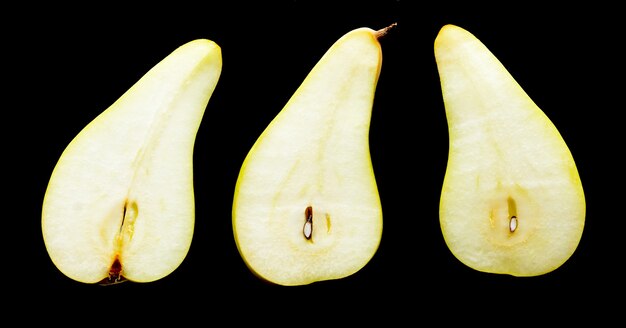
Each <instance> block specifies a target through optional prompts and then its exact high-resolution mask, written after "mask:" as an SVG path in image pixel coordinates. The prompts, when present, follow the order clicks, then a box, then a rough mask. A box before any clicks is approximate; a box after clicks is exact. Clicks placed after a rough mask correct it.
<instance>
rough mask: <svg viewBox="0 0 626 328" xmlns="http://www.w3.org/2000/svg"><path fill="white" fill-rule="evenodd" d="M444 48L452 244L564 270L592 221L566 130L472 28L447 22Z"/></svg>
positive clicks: (480, 262) (444, 198)
mask: <svg viewBox="0 0 626 328" xmlns="http://www.w3.org/2000/svg"><path fill="white" fill-rule="evenodd" d="M435 57H436V61H437V66H438V69H439V74H440V79H441V86H442V92H443V99H444V103H445V109H446V115H447V120H448V128H449V138H450V149H449V157H448V166H447V170H446V174H445V179H444V184H443V188H442V193H441V203H440V223H441V229H442V232H443V236H444V238H445V241H446V244H447V245H448V247H449V249H450V251H451V252H452V253H453V254H454V255H455V256H456V257H457V258H458V259H459V260H460V261H461V262H463V263H464V264H466V265H467V266H469V267H471V268H473V269H476V270H479V271H484V272H491V273H500V274H510V275H514V276H536V275H541V274H545V273H548V272H551V271H553V270H555V269H557V268H558V267H560V266H561V265H562V264H563V263H565V262H566V261H567V259H568V258H570V257H571V255H572V254H573V253H574V251H575V249H576V248H577V246H578V244H579V241H580V239H581V236H582V232H583V227H584V221H585V197H584V193H583V187H582V183H581V180H580V177H579V175H578V171H577V168H576V165H575V163H574V159H573V157H572V154H571V153H570V151H569V149H568V147H567V145H566V144H565V142H564V140H563V138H562V137H561V135H560V134H559V132H558V131H557V129H556V127H555V126H554V125H553V123H552V122H551V121H550V120H549V119H548V117H547V116H546V115H545V114H544V113H543V112H542V111H541V110H540V109H539V108H538V107H537V105H536V104H535V103H534V102H533V101H532V100H531V98H530V97H529V96H528V95H527V94H526V93H525V92H524V90H523V89H522V88H521V87H520V86H519V85H518V83H517V82H516V81H515V80H514V78H513V77H512V76H511V75H510V73H509V72H508V71H507V70H506V69H505V67H504V66H503V65H502V64H501V63H500V62H499V61H498V59H497V58H496V57H495V56H494V55H493V54H492V53H491V52H490V51H489V50H488V49H487V48H486V47H485V46H484V45H483V44H482V43H481V42H480V41H479V40H478V39H477V38H476V37H474V36H473V35H472V34H470V33H469V32H468V31H466V30H464V29H462V28H460V27H457V26H454V25H447V26H444V27H443V28H442V30H441V31H440V33H439V35H438V36H437V38H436V40H435ZM513 216H515V218H512V217H513Z"/></svg>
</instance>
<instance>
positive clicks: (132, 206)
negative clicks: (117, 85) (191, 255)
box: [42, 39, 222, 283]
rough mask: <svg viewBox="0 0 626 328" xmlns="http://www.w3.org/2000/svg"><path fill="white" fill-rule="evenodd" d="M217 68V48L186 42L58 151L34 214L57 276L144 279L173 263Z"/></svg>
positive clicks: (185, 236)
mask: <svg viewBox="0 0 626 328" xmlns="http://www.w3.org/2000/svg"><path fill="white" fill-rule="evenodd" d="M221 69H222V58H221V50H220V47H219V46H218V45H217V44H215V43H214V42H213V41H210V40H206V39H198V40H194V41H191V42H188V43H186V44H184V45H182V46H180V47H179V48H178V49H175V50H174V51H173V52H172V53H171V54H169V55H168V56H167V57H166V58H165V59H163V60H162V61H161V62H159V63H158V64H157V65H155V66H154V67H153V68H152V69H151V70H150V71H148V72H147V73H146V74H145V75H144V76H143V77H142V78H141V79H140V80H139V81H138V82H137V83H136V84H135V85H133V86H132V87H131V88H130V89H129V90H128V91H127V92H125V93H124V94H123V95H122V96H121V97H120V98H119V99H118V100H117V101H116V102H115V103H113V104H112V105H111V106H110V107H109V108H108V109H106V110H105V111H104V112H102V113H101V114H100V115H99V116H98V117H96V118H95V119H94V120H93V121H92V122H90V123H89V124H88V125H87V126H86V127H85V128H84V129H83V130H82V131H81V132H80V133H79V134H78V135H77V136H76V137H75V138H74V139H73V140H72V141H71V143H70V144H69V145H68V146H67V148H66V149H65V151H64V152H63V153H62V155H61V157H60V159H59V160H58V162H57V164H56V166H55V168H54V170H53V172H52V176H51V178H50V181H49V184H48V188H47V190H46V194H45V197H44V202H43V209H42V232H43V238H44V241H45V245H46V248H47V250H48V253H49V255H50V258H51V259H52V261H53V263H54V264H55V265H56V267H57V268H58V269H59V270H60V271H61V272H63V273H64V274H65V275H67V276H68V277H70V278H72V279H74V280H77V281H80V282H84V283H97V282H101V283H115V282H120V281H125V280H129V281H135V282H150V281H154V280H157V279H161V278H163V277H165V276H167V275H169V274H170V273H171V272H173V271H174V270H175V269H176V268H177V267H178V266H179V265H180V264H181V263H182V261H183V259H184V258H185V257H186V254H187V252H188V250H189V247H190V244H191V241H192V236H193V231H194V220H195V214H194V213H195V212H194V211H195V208H194V189H193V149H194V143H195V137H196V133H197V131H198V129H199V126H200V123H201V120H202V117H203V115H204V111H205V108H206V106H207V104H208V101H209V98H210V97H211V94H212V93H213V90H214V88H215V86H216V84H217V81H218V79H219V76H220V73H221Z"/></svg>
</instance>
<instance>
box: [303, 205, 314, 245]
mask: <svg viewBox="0 0 626 328" xmlns="http://www.w3.org/2000/svg"><path fill="white" fill-rule="evenodd" d="M304 218H305V221H304V228H303V229H302V232H303V233H304V238H306V239H307V240H308V239H311V236H312V235H313V208H312V207H311V206H309V207H307V208H306V210H305V211H304Z"/></svg>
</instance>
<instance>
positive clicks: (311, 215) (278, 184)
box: [233, 28, 387, 286]
mask: <svg viewBox="0 0 626 328" xmlns="http://www.w3.org/2000/svg"><path fill="white" fill-rule="evenodd" d="M386 31H387V29H383V30H380V31H374V30H372V29H369V28H358V29H355V30H352V31H350V32H349V33H347V34H345V35H344V36H342V37H341V38H340V39H339V40H337V41H336V42H335V44H333V45H332V46H331V47H330V49H328V51H327V52H326V53H325V54H324V56H323V57H322V58H321V59H320V61H319V62H318V63H317V64H316V65H315V67H314V68H313V69H312V71H311V72H310V73H309V75H308V76H307V77H306V78H305V80H304V81H303V82H302V85H301V86H300V87H299V88H298V89H297V90H296V92H295V94H294V95H293V96H292V98H291V99H290V100H289V101H288V102H287V104H286V105H285V107H284V108H283V109H282V110H281V111H280V113H279V114H278V115H277V116H276V117H275V118H274V120H273V121H272V122H271V123H270V124H269V126H268V127H267V128H266V129H265V131H264V132H263V133H262V134H261V136H260V137H259V138H258V140H257V141H256V143H255V144H254V145H253V147H252V149H251V150H250V151H249V153H248V155H247V156H246V158H245V160H244V162H243V165H242V167H241V170H240V173H239V177H238V180H237V185H236V190H235V195H234V202H233V231H234V237H235V241H236V244H237V247H238V250H239V252H240V254H241V256H242V258H243V260H244V261H245V263H246V264H247V266H248V267H249V269H250V270H251V271H252V272H253V273H254V274H256V275H257V276H258V277H260V278H262V279H264V280H266V281H269V282H271V283H275V284H280V285H287V286H293V285H305V284H310V283H313V282H316V281H322V280H331V279H339V278H343V277H346V276H349V275H352V274H354V273H355V272H357V271H359V270H360V269H361V268H363V267H364V266H365V265H366V264H367V263H368V262H369V261H370V259H371V258H372V257H373V256H374V254H375V253H376V251H377V249H378V246H379V243H380V240H381V236H382V209H381V203H380V198H379V194H378V188H377V185H376V179H375V176H374V170H373V167H372V162H371V158H370V152H369V127H370V119H371V112H372V106H373V100H374V94H375V90H376V85H377V82H378V77H379V73H380V68H381V63H382V53H381V47H380V43H379V37H380V36H381V35H383V34H384V33H386Z"/></svg>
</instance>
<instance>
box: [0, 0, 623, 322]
mask: <svg viewBox="0 0 626 328" xmlns="http://www.w3.org/2000/svg"><path fill="white" fill-rule="evenodd" d="M231 4H232V5H230V6H225V5H220V4H219V3H217V2H215V3H209V2H206V3H198V4H187V3H182V2H180V3H176V4H167V5H166V4H163V5H149V6H145V7H134V8H131V7H130V6H129V5H124V4H115V3H110V4H106V5H104V4H103V5H100V6H97V5H95V6H93V8H81V7H67V8H63V7H58V6H57V5H55V6H50V7H49V8H47V7H38V8H37V12H38V13H39V14H38V16H34V15H32V14H31V12H30V10H31V9H29V8H24V9H23V10H21V11H19V12H16V14H19V15H20V17H21V19H17V21H18V22H19V23H17V26H16V27H15V28H14V29H13V30H9V33H8V34H9V35H8V38H7V39H6V42H7V43H8V44H10V47H7V51H6V54H8V55H9V56H10V58H11V60H10V65H8V66H9V67H8V71H10V72H14V73H17V74H15V75H14V76H13V77H12V78H9V79H7V80H6V81H5V84H6V83H7V82H8V84H10V88H9V89H8V90H9V91H10V92H9V94H8V95H7V96H9V97H18V98H19V99H18V100H19V101H17V102H14V103H15V104H17V105H14V106H13V108H11V109H8V110H7V112H8V113H10V114H12V115H17V117H13V116H10V119H7V120H6V121H4V123H5V131H12V135H11V137H10V139H6V140H8V144H9V146H13V145H18V147H17V149H15V150H12V148H8V149H11V150H10V151H9V153H10V154H11V156H8V157H7V158H5V159H8V160H7V161H8V162H10V164H16V165H17V168H16V169H15V170H16V171H14V172H15V173H11V174H9V178H10V180H12V178H17V182H18V183H17V184H16V185H15V187H14V189H13V190H14V191H16V194H18V195H19V196H18V197H17V199H15V198H13V197H11V198H8V201H9V204H8V205H7V207H9V208H10V209H11V210H17V212H16V213H15V214H12V215H11V217H9V218H6V219H7V220H8V221H9V222H10V223H11V226H12V225H14V224H17V226H16V227H12V229H11V230H12V231H14V232H15V233H11V235H12V236H16V237H18V242H16V243H15V244H13V246H11V247H9V248H7V249H11V251H10V252H9V253H10V255H16V259H15V261H7V262H8V263H6V264H5V269H4V273H5V274H9V275H10V279H9V280H8V281H10V285H13V286H18V287H17V288H18V290H19V291H20V292H19V293H18V294H16V295H20V296H26V299H30V300H32V301H34V302H36V301H38V300H42V299H44V300H56V299H61V298H63V297H69V298H70V299H74V300H78V302H79V303H83V304H85V305H88V304H90V303H93V304H97V305H96V306H95V308H97V309H101V310H102V309H109V310H111V309H112V308H116V307H120V308H125V307H127V306H129V305H128V304H131V303H132V304H134V306H138V305H139V304H141V302H154V303H159V304H162V305H163V307H169V306H173V305H180V304H187V302H189V303H193V302H191V301H189V298H190V297H191V298H196V297H197V299H200V300H202V301H203V302H205V301H206V302H209V304H211V302H217V304H220V305H222V306H224V307H231V306H232V307H233V308H238V309H241V308H244V309H245V308H246V306H249V307H250V308H257V309H258V308H264V306H265V305H268V301H265V300H263V299H265V298H268V299H269V298H272V297H274V296H277V297H279V298H278V299H279V300H280V301H278V302H280V304H291V305H292V306H294V307H295V308H297V311H296V312H297V313H300V311H302V313H317V312H319V311H322V312H323V313H326V314H329V313H338V314H340V313H341V311H340V310H339V309H340V308H341V307H343V306H348V307H350V306H351V305H354V304H357V303H355V302H357V301H358V304H361V303H366V304H369V305H370V307H371V308H372V309H379V308H380V309H382V308H393V309H396V310H395V311H394V312H389V313H393V314H403V315H405V316H406V317H405V318H407V319H409V318H411V317H412V316H413V315H417V313H413V312H412V311H414V310H415V309H417V305H418V304H427V305H430V306H432V307H437V308H439V307H441V308H446V309H450V308H452V309H455V311H457V310H459V309H464V308H467V307H469V306H471V305H477V306H478V307H480V308H483V307H484V309H485V310H488V309H493V308H494V307H502V306H503V305H504V308H505V309H506V308H507V307H509V306H510V307H511V308H513V309H517V310H514V311H513V312H515V311H526V310H527V309H528V308H532V307H534V306H537V304H538V303H537V302H540V303H541V304H542V306H547V308H548V309H549V308H551V307H552V306H556V305H557V304H561V305H562V304H563V302H565V301H569V303H571V304H582V305H586V304H598V302H607V303H609V304H611V303H612V302H610V301H607V300H610V299H611V298H612V297H614V295H618V296H617V297H618V298H620V297H621V296H619V295H620V294H621V292H623V288H622V283H621V282H620V278H621V275H620V274H619V269H618V268H619V267H620V266H621V265H622V263H620V262H621V260H622V259H623V258H624V256H623V253H620V252H618V251H616V250H617V249H618V247H622V246H621V240H620V239H619V235H618V236H612V235H610V234H611V233H612V232H619V230H620V228H621V227H622V226H623V223H622V221H623V213H621V211H620V206H619V205H620V203H619V199H617V197H616V196H615V195H617V194H619V189H621V188H619V187H620V186H619V185H620V184H621V173H619V172H621V170H620V169H619V166H618V165H619V156H620V155H621V154H620V153H621V152H622V150H623V146H622V140H623V138H621V137H618V133H617V132H618V131H620V129H619V128H617V127H616V126H617V125H613V124H616V123H617V120H618V118H617V117H616V116H618V115H619V112H620V111H621V109H623V105H620V104H619V103H617V102H616V101H614V100H613V99H612V98H614V97H615V96H616V95H617V90H618V89H617V86H618V85H620V84H621V85H622V86H623V83H620V82H618V83H617V84H616V83H614V82H612V81H613V80H614V79H615V78H616V76H617V74H618V73H617V71H618V68H617V66H618V62H617V59H618V57H619V51H618V49H619V47H621V46H620V45H619V43H620V42H621V40H623V37H619V19H621V17H618V15H617V13H618V12H619V10H617V9H616V8H613V7H611V6H608V5H606V4H603V3H601V2H594V3H593V4H591V5H588V6H575V5H568V6H567V7H556V8H548V7H545V6H543V5H533V4H532V3H524V4H522V3H519V4H515V3H510V4H507V5H500V6H482V7H472V6H471V5H467V4H466V5H464V6H462V7H460V6H458V5H456V4H454V3H449V4H422V5H419V4H416V3H413V2H409V1H378V2H354V3H343V4H341V5H340V3H339V2H336V3H332V2H330V3H326V2H316V1H279V2H275V4H273V5H260V4H257V5H246V4H241V3H238V4H233V3H231ZM7 14H10V13H7ZM394 22H396V23H398V25H397V27H396V28H395V29H394V30H392V31H391V33H390V34H388V35H387V36H386V37H385V38H383V39H382V40H381V44H382V49H383V64H382V70H381V74H380V79H379V82H378V87H377V91H376V98H375V102H374V107H373V112H372V121H371V131H370V150H371V155H372V161H373V165H374V170H375V173H376V179H377V182H378V187H379V192H380V196H381V201H382V205H383V222H384V228H383V238H382V242H381V244H380V248H379V250H378V252H377V253H376V255H375V256H374V258H373V259H372V260H371V261H370V262H369V263H368V264H367V265H366V266H365V267H364V268H363V269H362V270H360V271H359V272H357V273H356V274H354V275H352V276H350V277H346V278H344V279H340V280H336V281H324V282H318V283H314V284H312V285H308V286H299V287H281V286H274V285H270V284H267V283H265V282H263V281H261V280H259V279H257V278H256V277H255V276H254V275H252V274H251V272H250V271H249V270H248V269H247V268H246V266H245V264H244V263H243V261H242V260H241V257H240V256H239V254H238V252H237V249H236V246H235V243H234V239H233V234H232V228H231V206H232V197H233V192H234V187H235V182H236V178H237V174H238V172H239V168H240V166H241V163H242V161H243V159H244V157H245V156H246V154H247V152H248V150H249V149H250V147H251V146H252V144H253V143H254V141H255V140H256V138H257V137H258V136H259V134H260V133H261V132H262V131H263V130H264V128H265V127H266V125H267V124H268V123H269V122H270V121H271V120H272V118H273V117H274V116H275V115H276V114H277V113H278V112H279V111H280V109H282V107H283V106H284V104H285V103H286V102H287V100H288V99H289V98H290V97H291V95H292V94H293V92H294V91H295V90H296V88H297V87H298V86H299V85H300V83H301V82H302V80H303V79H304V78H305V76H306V74H307V73H308V72H309V70H310V69H311V68H312V67H313V66H314V65H315V63H316V62H317V61H318V60H319V58H320V57H321V56H322V55H323V54H324V53H325V51H326V50H327V49H328V48H329V47H330V46H331V45H332V43H333V42H335V41H336V40H337V39H338V38H339V37H341V36H342V35H343V34H345V33H347V32H348V31H350V30H352V29H354V28H358V27H370V28H374V29H378V28H383V27H385V26H388V25H389V24H391V23H394ZM448 23H451V24H456V25H458V26H461V27H463V28H465V29H467V30H468V31H470V32H472V33H473V34H474V35H476V36H477V37H478V38H479V39H480V40H481V41H482V42H483V43H484V44H485V45H487V47H488V48H489V49H490V50H491V51H492V52H493V53H494V54H495V55H496V56H497V57H498V58H499V59H500V61H501V62H502V63H503V64H504V65H505V66H506V67H507V69H508V70H509V71H510V72H511V74H512V75H513V76H514V77H515V78H516V79H517V81H518V82H519V83H520V84H521V85H522V87H523V88H524V89H525V90H526V91H527V93H528V94H529V95H530V96H531V98H533V100H534V101H535V102H536V103H537V104H538V105H539V107H540V108H542V109H543V110H544V112H545V113H546V114H547V115H548V117H550V119H551V120H552V121H553V123H554V124H555V125H556V126H557V128H558V129H559V131H560V132H561V134H562V136H563V138H564V139H565V141H566V142H567V143H568V145H569V147H570V150H571V151H572V153H573V155H574V158H575V160H576V164H577V166H578V170H579V173H580V176H581V179H582V181H583V186H584V188H585V195H586V200H587V216H586V224H585V230H584V234H583V237H582V240H581V241H580V244H579V247H578V249H577V250H576V252H575V253H574V255H573V256H572V257H571V258H570V259H569V260H568V261H567V262H566V263H565V264H564V265H563V266H562V267H560V268H558V269H557V270H555V271H553V272H551V273H549V274H546V275H543V276H538V277H529V278H516V277H512V276H507V275H495V274H487V273H482V272H477V271H474V270H472V269H470V268H468V267H466V266H464V265H463V264H462V263H460V262H459V261H458V260H456V259H455V258H454V256H453V255H452V254H451V253H450V252H449V250H448V249H447V247H446V245H445V243H444V240H443V238H442V235H441V231H440V228H439V221H438V206H439V196H440V189H441V184H442V181H443V177H444V173H445V167H446V161H447V151H448V149H447V147H448V139H447V138H448V136H447V125H446V118H445V112H444V107H443V102H442V98H441V89H440V85H439V77H438V74H437V67H436V63H435V59H434V55H433V42H434V39H435V37H436V35H437V33H438V31H439V29H440V28H441V27H442V26H443V25H445V24H448ZM27 26H30V27H31V28H26V27H27ZM16 30H19V31H20V32H19V33H18V32H15V33H12V32H10V31H16ZM196 38H208V39H211V40H213V41H215V42H216V43H217V44H219V45H220V46H221V48H222V56H223V70H222V74H221V77H220V80H219V82H218V85H217V88H216V89H215V92H214V93H213V95H212V97H211V100H210V102H209V105H208V107H207V109H206V112H205V114H204V119H203V122H202V125H201V126H200V129H199V131H198V134H197V139H196V144H195V158H194V167H195V171H194V173H195V192H196V206H197V207H196V227H195V232H194V239H193V242H192V246H191V249H190V251H189V254H188V256H187V258H186V259H185V261H184V262H183V263H182V265H181V266H180V267H179V268H178V269H177V270H176V271H175V272H173V273H172V274H171V275H169V276H167V277H166V278H163V279H161V280H159V281H156V282H153V283H147V284H136V283H132V282H126V283H123V284H119V285H116V286H110V287H101V286H97V285H86V284H82V283H78V282H75V281H73V280H71V279H69V278H67V277H65V276H64V275H63V274H62V273H61V272H60V271H58V270H57V269H56V268H55V267H54V265H53V263H52V262H51V261H50V259H49V257H48V254H47V252H46V249H45V245H44V244H43V239H42V237H41V226H40V220H41V203H42V200H43V196H44V194H45V188H46V185H47V182H48V179H49V177H50V174H51V172H52V170H53V168H54V165H55V164H56V161H57V160H58V158H59V156H60V155H61V153H62V151H63V150H64V148H65V147H66V146H67V144H68V143H69V142H70V141H71V140H72V138H73V137H74V136H75V135H76V134H77V133H78V132H79V131H80V130H81V129H82V128H83V127H84V126H85V125H86V124H87V123H89V122H90V121H91V120H92V119H93V118H95V117H96V116H97V115H98V114H99V113H100V112H102V111H103V110H105V109H106V108H107V107H108V106H109V105H110V104H112V103H113V102H114V101H115V100H116V99H117V98H118V97H119V96H121V95H122V93H124V92H125V91H126V90H127V89H128V88H129V87H130V86H131V85H132V84H134V83H135V82H136V81H137V80H138V79H139V78H140V77H141V76H142V75H143V74H144V73H145V72H147V71H148V70H149V69H150V68H152V67H153V66H154V65H155V64H156V63H157V62H159V61H160V60H161V59H163V58H164V57H165V56H167V55H168V54H169V53H170V52H171V51H173V50H174V49H175V48H177V47H178V46H180V45H182V44H183V43H186V42H188V41H191V40H193V39H196ZM520 128H523V122H520ZM18 141H19V142H18ZM24 201H25V204H24V203H23V202H24ZM145 295H150V297H146V296H145ZM166 295H168V296H167V297H166ZM190 295H191V296H190ZM373 295H377V296H376V297H374V296H373ZM153 296H154V297H153ZM317 296H320V297H317ZM478 299H486V301H485V300H482V301H480V302H478ZM139 300H141V301H139ZM226 300H228V301H226ZM252 300H261V301H258V303H257V302H256V301H252ZM529 300H530V302H529ZM338 303H341V307H339V308H338V307H337V306H336V304H338ZM569 303H568V304H569ZM123 304H125V305H123ZM276 304H278V303H276V301H272V302H271V307H272V308H274V309H275V311H276V312H278V313H280V312H281V310H280V309H276V308H275V307H276V306H277V305H276ZM330 304H335V306H334V307H331V306H330ZM61 306H62V305H61ZM420 308H421V309H423V307H420ZM400 309H403V310H406V309H408V310H409V311H408V312H404V311H403V310H402V311H401V310H400ZM607 312H608V311H607ZM194 313H197V312H194ZM268 313H273V312H268ZM374 313H381V311H372V312H369V313H367V312H363V313H362V314H361V315H365V314H368V315H369V314H374ZM382 313H388V312H384V311H383V312H382ZM198 314H202V315H207V316H209V308H208V307H207V312H206V313H204V312H203V313H198ZM573 315H574V314H572V313H570V314H569V316H570V317H571V316H573ZM399 318H403V317H402V316H400V317H399Z"/></svg>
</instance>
